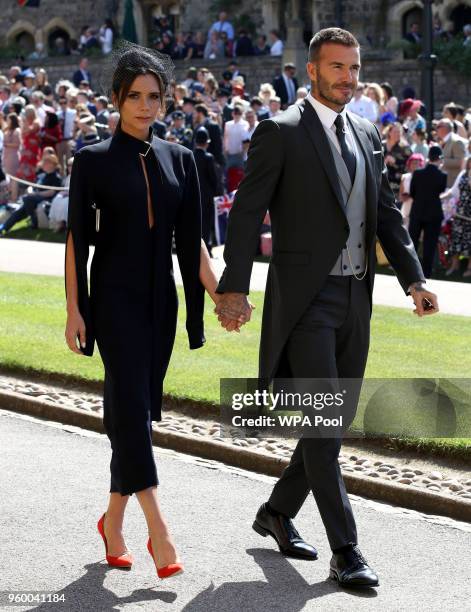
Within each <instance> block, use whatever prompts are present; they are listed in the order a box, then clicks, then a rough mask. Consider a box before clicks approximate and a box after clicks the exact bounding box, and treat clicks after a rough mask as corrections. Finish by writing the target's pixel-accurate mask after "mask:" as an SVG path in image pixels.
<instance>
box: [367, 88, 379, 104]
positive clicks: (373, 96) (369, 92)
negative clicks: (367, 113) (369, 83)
mask: <svg viewBox="0 0 471 612" xmlns="http://www.w3.org/2000/svg"><path fill="white" fill-rule="evenodd" d="M366 95H367V96H368V98H370V100H373V101H374V102H377V99H376V91H375V90H374V89H373V88H371V87H369V88H368V89H367V91H366Z"/></svg>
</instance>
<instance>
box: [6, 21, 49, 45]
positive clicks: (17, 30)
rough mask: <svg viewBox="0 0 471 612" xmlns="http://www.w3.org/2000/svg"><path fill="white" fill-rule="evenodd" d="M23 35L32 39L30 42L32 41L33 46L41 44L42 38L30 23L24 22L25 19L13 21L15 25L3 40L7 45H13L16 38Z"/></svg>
mask: <svg viewBox="0 0 471 612" xmlns="http://www.w3.org/2000/svg"><path fill="white" fill-rule="evenodd" d="M23 33H26V34H29V35H30V36H31V37H32V40H33V41H34V43H33V44H36V43H38V42H42V38H41V36H40V35H39V36H38V30H37V29H36V27H35V26H34V25H33V24H32V23H31V22H29V21H26V20H25V19H19V20H18V21H15V23H14V24H13V25H12V26H11V28H10V29H9V30H8V32H7V33H6V37H5V38H6V42H7V45H13V44H15V43H16V41H17V38H18V36H20V35H21V34H23Z"/></svg>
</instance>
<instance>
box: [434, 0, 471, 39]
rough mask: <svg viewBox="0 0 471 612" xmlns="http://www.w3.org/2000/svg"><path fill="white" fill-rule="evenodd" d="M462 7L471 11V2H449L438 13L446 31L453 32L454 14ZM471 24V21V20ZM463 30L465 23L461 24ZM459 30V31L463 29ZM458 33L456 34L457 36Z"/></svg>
mask: <svg viewBox="0 0 471 612" xmlns="http://www.w3.org/2000/svg"><path fill="white" fill-rule="evenodd" d="M460 7H463V8H469V9H471V0H448V2H446V3H445V4H444V5H443V6H441V7H440V9H439V10H438V11H437V12H438V15H439V17H440V19H441V22H442V26H443V27H444V28H445V30H447V31H448V30H453V29H454V26H455V23H454V20H453V13H454V12H456V11H457V9H458V10H459V8H460ZM470 23H471V20H470ZM460 25H461V28H462V26H463V25H465V24H464V23H462V24H460ZM461 28H459V29H461ZM456 33H458V32H455V34H456Z"/></svg>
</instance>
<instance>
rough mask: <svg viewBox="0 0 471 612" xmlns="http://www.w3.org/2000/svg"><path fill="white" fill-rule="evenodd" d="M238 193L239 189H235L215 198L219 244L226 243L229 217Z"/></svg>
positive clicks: (215, 216)
mask: <svg viewBox="0 0 471 612" xmlns="http://www.w3.org/2000/svg"><path fill="white" fill-rule="evenodd" d="M236 193H237V189H234V191H231V192H230V193H225V194H224V195H222V196H217V197H215V198H214V229H215V233H216V242H217V244H224V242H225V240H226V230H227V219H228V217H229V211H230V210H231V208H232V204H233V203H234V196H235V194H236Z"/></svg>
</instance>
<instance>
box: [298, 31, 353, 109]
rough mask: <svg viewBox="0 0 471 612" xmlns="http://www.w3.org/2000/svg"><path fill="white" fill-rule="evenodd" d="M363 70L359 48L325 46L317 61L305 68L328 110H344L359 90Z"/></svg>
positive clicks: (317, 94) (316, 95) (313, 88)
mask: <svg viewBox="0 0 471 612" xmlns="http://www.w3.org/2000/svg"><path fill="white" fill-rule="evenodd" d="M360 66H361V65H360V50H359V49H358V47H346V46H345V45H338V44H334V43H327V44H324V45H322V47H321V48H320V52H319V56H318V58H317V59H316V60H315V61H314V62H308V63H307V65H306V69H307V72H308V75H309V77H310V79H311V87H312V92H313V95H315V97H316V98H317V99H319V101H320V102H322V103H323V104H325V105H326V106H329V107H330V108H332V109H334V110H342V108H343V107H344V106H345V105H346V104H347V103H348V102H350V100H351V99H352V96H353V93H354V92H355V90H356V88H357V85H358V76H359V73H360Z"/></svg>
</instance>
